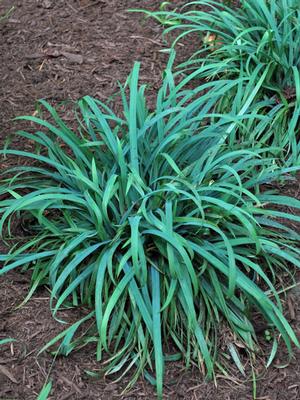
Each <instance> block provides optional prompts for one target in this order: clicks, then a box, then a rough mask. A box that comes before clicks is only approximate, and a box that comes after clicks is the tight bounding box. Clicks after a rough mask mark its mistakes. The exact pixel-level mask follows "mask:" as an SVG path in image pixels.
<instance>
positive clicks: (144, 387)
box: [0, 0, 300, 400]
mask: <svg viewBox="0 0 300 400" xmlns="http://www.w3.org/2000/svg"><path fill="white" fill-rule="evenodd" d="M173 3H174V4H180V3H182V2H180V1H174V2H173ZM159 4H160V1H152V0H149V1H147V0H139V1H138V0H110V1H108V0H103V1H96V0H95V1H92V0H69V1H67V0H66V1H62V0H56V1H55V0H26V1H24V0H22V1H11V0H4V1H2V2H1V3H0V15H1V14H2V13H3V12H4V11H5V10H7V9H8V8H9V7H10V6H11V5H14V6H15V11H14V13H13V14H12V15H11V17H10V19H9V20H8V21H7V22H5V23H1V26H0V57H1V64H0V65H1V67H0V68H1V72H0V76H1V86H0V94H1V97H0V99H1V106H0V132H1V133H0V147H2V146H3V144H4V142H5V139H6V137H7V135H8V133H10V132H12V131H13V130H15V129H16V125H14V124H13V123H12V121H11V118H12V117H14V116H16V115H22V114H32V113H33V112H34V110H35V101H36V100H37V99H39V98H45V99H47V100H48V101H51V102H53V103H58V102H62V101H65V100H76V99H77V98H79V97H81V96H83V95H86V94H89V95H92V96H96V97H98V98H100V99H101V100H108V99H110V98H113V97H111V96H113V95H114V93H116V91H117V81H118V80H120V81H121V82H124V81H125V80H126V77H127V75H128V73H129V72H130V70H131V68H132V65H133V62H134V60H140V61H142V71H141V79H142V81H143V82H147V83H148V84H149V94H150V101H153V98H154V93H155V90H156V89H157V88H158V86H159V82H160V79H161V71H162V69H163V66H164V65H165V61H166V55H164V54H163V53H161V52H160V50H161V49H162V48H163V47H164V43H163V42H162V39H161V29H160V27H158V26H157V25H156V24H155V23H154V22H151V21H149V20H147V21H145V20H144V19H143V18H142V16H141V15H139V14H133V13H130V14H129V13H127V12H126V9H128V8H147V9H151V8H153V9H154V8H157V7H158V6H159ZM184 51H185V50H184ZM66 118H68V116H67V117H66ZM70 118H72V117H71V116H70ZM17 145H18V146H19V147H20V148H22V149H24V148H28V147H29V146H30V143H27V142H20V143H17ZM7 164H8V160H3V159H2V160H1V159H0V168H5V167H6V166H7ZM298 186H299V185H298ZM286 189H288V191H289V192H291V193H294V194H295V195H297V193H299V190H300V186H299V187H295V185H294V184H292V185H291V187H288V188H286ZM286 189H285V191H286ZM0 249H1V246H0ZM2 250H3V249H2ZM29 282H30V276H29V275H28V274H25V275H24V274H20V273H18V272H12V273H10V274H8V275H6V276H5V277H2V278H0V299H1V301H0V339H2V338H5V337H13V338H15V339H17V342H15V343H12V344H11V345H6V346H2V347H0V400H4V399H5V400H8V399H11V400H12V399H20V400H21V399H26V400H27V399H28V400H31V399H36V397H37V393H38V392H39V391H40V389H41V387H42V386H43V384H44V382H45V380H46V379H47V377H48V374H49V373H50V376H51V378H52V380H53V387H54V390H53V391H52V396H51V399H55V400H56V399H57V400H65V399H114V398H115V399H117V398H120V397H121V393H122V389H123V388H124V387H125V386H126V383H127V382H126V379H122V380H121V381H120V382H118V383H113V382H112V381H111V380H110V379H108V378H100V379H91V378H89V377H88V375H87V374H86V373H85V371H99V370H100V366H99V364H97V363H96V361H95V357H94V348H93V347H90V348H87V347H86V348H84V349H83V350H82V351H77V352H75V353H74V354H71V355H70V356H69V357H68V358H63V357H60V358H57V359H56V360H55V362H53V358H52V357H51V355H49V354H42V355H38V354H37V353H38V350H39V349H40V348H41V347H42V346H43V345H44V344H45V343H46V342H47V341H48V340H49V339H51V338H52V337H54V336H55V335H56V334H58V333H59V332H60V331H61V329H62V326H61V325H60V324H59V323H57V322H56V321H54V320H53V319H52V317H51V315H50V311H49V293H48V291H47V289H45V288H44V289H39V291H38V292H37V293H36V295H35V296H34V298H33V299H32V300H31V301H30V302H29V303H27V304H26V305H25V306H23V307H22V308H19V309H16V308H15V307H16V306H17V305H18V304H20V303H21V301H22V300H23V299H24V296H25V295H26V293H27V290H28V285H29ZM299 297H300V292H299V291H298V290H297V289H294V290H292V291H290V292H289V295H288V296H287V298H286V299H285V300H284V303H285V309H286V310H287V317H288V319H289V320H290V321H291V322H292V324H293V326H294V328H295V330H296V332H297V333H298V335H300V306H299ZM74 314H75V313H74V312H73V311H72V310H69V311H65V312H64V314H63V315H61V317H63V318H64V319H66V320H67V321H68V322H72V321H75V320H76V319H77V318H78V317H79V316H80V310H79V311H76V315H74ZM258 326H259V321H258ZM258 330H259V329H258ZM259 338H260V341H261V343H262V346H263V348H265V349H266V350H270V344H269V343H268V342H267V341H266V339H265V336H264V330H263V329H262V330H260V332H259ZM220 347H221V348H224V349H225V348H226V332H224V335H221V340H220ZM262 357H263V354H261V355H258V357H257V360H256V363H255V372H256V374H257V382H254V383H253V382H252V378H251V375H249V377H247V378H245V377H243V376H242V375H241V374H240V373H239V372H238V371H236V370H235V369H234V366H233V365H230V364H229V365H228V369H229V375H228V376H227V377H224V376H221V375H220V374H219V376H218V382H217V387H216V386H215V384H214V383H213V382H210V383H206V382H204V381H203V377H202V376H201V374H200V373H199V371H197V370H193V371H190V372H186V371H185V370H184V368H183V365H182V364H180V363H179V364H172V365H170V366H169V367H168V369H167V373H166V381H165V382H166V387H165V393H166V398H170V399H203V400H204V399H207V400H215V399H216V400H218V399H222V400H234V399H245V400H246V399H251V398H252V397H253V393H255V386H256V387H257V398H258V399H260V400H268V399H269V400H273V399H274V400H276V399H277V400H281V399H283V400H284V399H289V400H294V399H300V383H299V381H300V366H299V360H300V353H299V352H297V353H296V356H295V359H293V360H292V362H291V363H290V364H289V366H288V367H285V368H279V367H280V366H281V365H282V364H284V363H285V362H286V355H285V348H284V347H283V346H282V348H281V349H280V351H279V355H278V357H277V359H276V361H275V363H274V364H275V365H274V366H273V367H271V368H270V369H269V370H268V371H265V370H264V369H263V368H262V362H261V359H262ZM51 366H53V368H52V369H51ZM246 368H247V371H249V370H250V366H249V364H248V365H247V366H246ZM124 398H126V399H143V398H145V399H152V398H155V396H154V391H153V389H152V387H151V386H150V385H148V384H147V383H146V382H144V381H143V380H140V381H139V382H138V384H137V385H136V386H135V387H134V389H133V390H132V391H131V392H129V393H128V394H126V396H124Z"/></svg>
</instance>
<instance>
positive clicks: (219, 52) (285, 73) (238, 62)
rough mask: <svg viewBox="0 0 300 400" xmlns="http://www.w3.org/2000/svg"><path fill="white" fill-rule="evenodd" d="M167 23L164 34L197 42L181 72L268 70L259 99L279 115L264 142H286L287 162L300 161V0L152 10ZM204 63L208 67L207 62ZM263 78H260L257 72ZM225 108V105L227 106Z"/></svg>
mask: <svg viewBox="0 0 300 400" xmlns="http://www.w3.org/2000/svg"><path fill="white" fill-rule="evenodd" d="M143 11H144V12H145V13H146V14H147V15H148V16H151V17H154V18H156V19H157V20H158V21H159V22H160V23H162V21H164V20H165V21H168V24H167V25H165V26H166V29H165V34H168V33H171V32H172V33H174V32H175V35H176V38H175V40H174V42H173V46H175V45H176V43H178V41H180V40H182V39H184V38H186V39H187V40H193V41H194V43H195V49H196V50H195V52H194V54H193V55H192V57H191V58H190V59H188V60H186V61H185V62H183V63H182V64H181V65H179V66H178V68H179V70H180V71H181V73H184V74H188V73H190V72H191V71H195V70H198V72H199V73H198V75H197V78H198V79H200V80H201V79H202V80H203V79H204V80H205V79H219V78H220V77H221V78H225V77H226V78H228V79H239V78H240V76H241V75H243V76H244V77H248V78H249V79H252V77H255V76H256V75H257V70H258V69H259V70H260V75H262V74H263V72H265V71H267V73H266V74H265V79H264V82H263V85H262V87H261V90H260V92H259V96H258V99H259V101H264V100H268V102H270V103H271V105H270V106H267V107H265V108H264V109H263V110H261V111H262V112H264V113H269V112H271V113H272V110H273V109H276V113H275V116H274V118H273V121H272V124H271V125H270V129H269V131H268V133H267V134H266V135H265V136H264V137H263V138H260V140H261V141H262V142H263V143H264V146H272V145H277V143H282V147H283V149H284V150H285V153H286V154H285V156H283V157H284V158H285V159H286V160H288V163H289V164H290V165H291V164H296V163H299V162H300V159H299V155H300V145H299V134H300V131H299V126H300V55H299V48H300V8H299V2H298V0H241V4H240V7H234V8H233V6H231V7H230V5H226V4H220V2H219V1H216V0H199V1H191V2H188V3H187V4H186V5H185V6H183V7H182V9H181V10H174V11H173V12H172V11H170V10H160V11H158V12H149V11H145V10H143ZM203 66H204V68H203ZM256 79H258V78H256ZM223 111H226V108H225V109H223Z"/></svg>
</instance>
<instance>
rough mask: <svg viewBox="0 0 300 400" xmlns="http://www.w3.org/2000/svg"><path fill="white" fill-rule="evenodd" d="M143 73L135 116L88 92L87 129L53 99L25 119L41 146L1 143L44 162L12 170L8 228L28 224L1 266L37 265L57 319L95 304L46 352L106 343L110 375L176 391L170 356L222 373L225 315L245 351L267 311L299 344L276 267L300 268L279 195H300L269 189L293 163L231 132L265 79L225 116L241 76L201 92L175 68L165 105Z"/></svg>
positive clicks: (4, 209)
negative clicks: (218, 366) (148, 91)
mask: <svg viewBox="0 0 300 400" xmlns="http://www.w3.org/2000/svg"><path fill="white" fill-rule="evenodd" d="M138 76H139V64H135V67H134V69H133V71H132V73H131V76H130V78H129V80H128V88H129V90H128V91H127V90H125V89H121V96H122V104H123V116H119V115H116V114H115V113H114V112H113V111H112V110H111V109H110V108H109V107H108V106H107V105H106V104H103V103H102V102H100V101H99V100H96V99H93V98H91V97H88V96H87V97H84V98H83V99H82V100H80V101H79V104H78V105H79V109H80V117H78V120H79V122H78V131H74V130H73V129H71V128H70V127H68V126H67V125H66V124H65V122H64V121H63V120H62V119H61V118H60V117H59V116H58V114H57V112H56V111H55V109H54V108H52V106H51V105H50V104H48V103H47V102H46V101H41V102H40V105H41V107H43V108H44V109H45V110H46V111H47V115H48V117H47V118H46V119H43V118H39V117H37V116H28V117H22V118H21V119H22V120H25V121H28V122H30V123H31V129H32V131H31V132H28V131H20V132H18V135H19V136H21V137H24V138H27V139H29V140H32V141H33V142H34V143H36V145H37V151H36V152H30V151H29V150H27V151H20V150H17V149H4V150H3V151H1V154H5V155H10V154H13V155H18V156H21V157H24V159H29V160H30V161H31V165H30V166H27V165H26V163H24V165H21V166H16V167H13V168H10V169H9V170H7V171H5V172H4V173H3V174H2V180H1V186H0V195H1V201H0V215H1V219H0V231H1V234H2V237H3V238H4V239H5V240H7V241H9V239H11V238H13V234H14V233H13V232H14V230H13V221H15V220H17V221H19V224H20V225H21V226H23V227H25V228H26V232H27V236H26V237H25V238H24V242H20V243H19V244H17V245H15V246H13V247H12V249H11V251H9V253H8V254H3V255H1V258H0V260H1V261H3V262H4V266H3V267H2V268H1V269H0V274H1V275H2V274H4V273H6V272H8V271H10V270H12V269H16V268H18V269H20V270H22V271H23V270H28V269H29V270H30V271H31V272H32V286H31V289H30V292H29V294H28V296H27V298H26V299H25V300H28V299H29V297H30V296H31V295H32V294H33V292H34V290H35V289H36V288H37V287H38V286H39V285H47V286H48V287H49V288H50V290H51V299H50V304H51V310H52V313H53V316H54V317H55V318H57V319H58V320H60V317H59V311H60V310H61V309H62V308H63V307H66V306H67V307H77V306H84V309H85V310H86V314H85V315H84V316H83V317H82V318H81V319H80V320H78V321H77V322H75V323H73V324H71V325H70V326H68V327H67V328H66V329H65V330H64V331H62V332H61V333H60V334H59V335H58V336H56V337H55V338H53V339H52V340H51V341H50V342H49V343H48V344H47V345H46V346H45V347H44V348H43V350H46V349H53V346H55V345H57V344H59V346H58V348H56V350H54V351H55V353H56V354H57V353H59V354H63V355H68V354H69V353H70V352H71V351H72V350H74V349H76V348H80V347H83V346H85V345H86V344H88V343H89V344H91V343H94V344H95V354H96V357H97V360H99V361H102V362H103V364H102V366H103V369H104V371H105V374H106V375H111V374H114V373H117V376H118V378H117V379H118V380H120V379H122V377H123V376H124V374H126V373H131V379H130V384H133V383H134V382H135V381H136V379H137V378H138V377H139V376H141V375H142V376H144V377H145V378H147V379H148V380H149V381H150V382H151V383H153V384H155V385H156V388H157V393H158V396H159V398H161V397H162V393H163V377H164V372H165V368H166V367H165V364H166V362H167V361H172V360H179V359H182V360H183V361H184V363H185V365H186V367H188V366H190V365H191V364H196V365H198V366H199V368H200V369H201V370H202V371H203V372H205V374H206V375H207V376H208V377H212V376H213V374H214V365H215V362H216V360H218V359H219V357H218V350H217V338H218V329H219V324H220V321H221V320H224V321H225V322H226V323H227V324H228V327H229V328H230V332H231V334H232V343H229V344H230V353H231V354H233V355H234V358H235V359H236V360H237V358H238V357H237V353H238V350H237V348H235V344H234V343H237V341H240V343H243V345H244V346H245V347H246V348H247V349H248V350H249V351H255V350H256V349H257V341H256V334H255V329H254V326H253V323H252V318H251V315H252V311H253V310H258V311H259V312H260V313H261V314H262V316H263V317H264V318H265V320H266V322H267V324H268V326H269V329H270V330H273V329H274V330H275V331H277V332H278V333H279V335H280V340H281V341H283V342H284V343H285V344H286V346H287V348H288V351H289V352H290V353H291V351H292V345H293V344H295V345H297V346H299V342H298V339H297V337H296V335H295V333H294V332H293V330H292V328H291V326H290V325H289V323H288V321H287V320H286V319H285V317H284V315H283V312H282V308H281V304H280V299H279V297H278V295H277V292H276V284H277V280H276V277H277V273H278V271H279V270H282V269H285V270H287V271H289V270H291V268H292V267H291V265H295V266H298V267H299V266H300V253H299V250H298V249H297V247H296V243H298V241H299V235H298V234H297V233H296V232H294V231H293V230H292V229H291V228H289V227H288V226H285V225H284V223H283V222H282V220H284V219H287V220H292V221H296V222H299V221H300V217H299V216H296V215H290V214H287V213H285V212H283V211H279V209H278V207H277V208H276V207H275V205H279V206H280V205H282V204H286V203H289V204H290V205H291V206H293V207H296V208H300V202H299V201H297V200H296V199H291V198H288V197H286V196H280V195H277V194H276V193H274V192H271V191H264V192H261V191H260V185H261V184H263V183H267V182H270V181H272V180H275V179H277V178H278V176H281V174H283V173H285V175H286V174H288V172H289V171H290V170H288V169H286V170H281V169H279V168H278V167H276V163H272V162H270V159H269V158H265V157H264V156H263V154H264V150H263V149H261V148H258V149H256V148H251V149H250V150H244V149H239V148H235V149H231V148H229V147H228V145H227V144H226V137H227V136H228V135H230V133H231V132H232V131H233V130H238V129H244V128H245V124H244V123H243V121H244V119H245V121H247V120H249V119H255V118H256V113H255V112H252V111H251V107H250V105H251V101H252V100H253V98H254V97H255V93H254V96H253V97H252V99H251V96H250V98H248V102H247V103H245V104H244V105H243V107H241V108H240V110H236V111H238V112H235V113H232V114H230V115H229V114H228V115H224V116H218V118H217V117H216V115H215V114H214V113H212V110H213V109H214V107H215V106H216V104H217V103H218V101H219V100H220V98H221V97H222V96H223V94H224V92H226V91H228V90H229V91H230V90H231V88H232V82H231V81H217V82H209V83H205V84H204V85H203V86H200V87H198V88H197V89H195V90H186V89H184V87H185V86H184V85H185V82H183V83H181V84H179V85H175V83H174V80H173V76H172V73H171V70H170V68H169V69H167V71H166V72H165V78H164V81H163V84H162V87H161V89H160V91H159V93H158V96H157V103H156V108H155V110H154V111H151V110H149V109H148V107H147V103H146V95H145V87H144V86H139V85H138ZM207 88H209V90H206V89H207ZM128 92H129V93H128ZM254 92H255V90H254ZM249 110H250V111H249ZM32 124H34V125H35V127H36V128H35V129H33V128H32ZM274 151H275V150H274ZM279 217H280V219H279V220H277V218H279ZM274 337H276V338H277V336H276V335H274ZM276 343H277V342H276ZM130 371H131V372H130Z"/></svg>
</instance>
